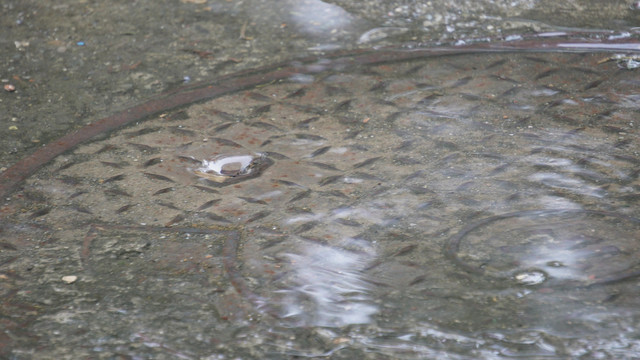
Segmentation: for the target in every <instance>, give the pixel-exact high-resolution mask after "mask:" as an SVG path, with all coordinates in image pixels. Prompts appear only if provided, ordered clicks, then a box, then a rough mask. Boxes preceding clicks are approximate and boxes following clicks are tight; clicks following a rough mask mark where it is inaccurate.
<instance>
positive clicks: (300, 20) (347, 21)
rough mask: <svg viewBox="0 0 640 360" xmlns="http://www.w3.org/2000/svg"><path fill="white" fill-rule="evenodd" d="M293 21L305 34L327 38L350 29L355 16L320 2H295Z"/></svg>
mask: <svg viewBox="0 0 640 360" xmlns="http://www.w3.org/2000/svg"><path fill="white" fill-rule="evenodd" d="M291 5H292V7H291V12H290V15H289V16H290V17H291V21H292V22H293V23H294V24H296V26H298V27H299V28H300V29H302V31H303V32H306V33H309V34H311V35H321V36H325V37H326V36H327V35H328V34H333V33H334V32H336V31H338V30H345V29H348V28H349V26H350V25H351V22H352V20H353V16H352V15H351V14H349V13H348V12H347V11H345V10H344V9H343V8H341V7H339V6H337V5H333V4H328V3H325V2H324V1H319V0H305V1H294V2H293V3H292V4H291Z"/></svg>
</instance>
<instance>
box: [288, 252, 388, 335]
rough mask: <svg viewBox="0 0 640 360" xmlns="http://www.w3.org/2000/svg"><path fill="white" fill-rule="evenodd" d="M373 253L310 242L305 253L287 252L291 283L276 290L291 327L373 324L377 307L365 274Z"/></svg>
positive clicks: (289, 280)
mask: <svg viewBox="0 0 640 360" xmlns="http://www.w3.org/2000/svg"><path fill="white" fill-rule="evenodd" d="M371 255H372V254H366V253H360V252H350V251H347V250H344V249H339V248H335V247H328V246H323V245H308V246H306V247H305V248H304V249H303V250H302V254H288V258H289V261H290V262H291V269H290V271H291V273H290V274H288V275H287V279H286V280H287V282H288V283H289V284H288V286H287V288H286V289H281V290H278V291H277V292H278V293H279V294H280V296H282V298H281V299H280V300H279V301H280V302H281V304H282V305H281V306H282V308H283V313H282V315H281V316H282V318H283V319H284V320H286V321H287V323H290V325H291V326H326V327H342V326H346V325H352V324H368V323H370V322H371V321H372V315H374V314H375V313H376V312H377V310H378V307H377V306H376V305H374V304H373V303H372V298H371V296H370V294H369V291H370V289H369V288H370V285H369V284H368V283H367V282H366V278H365V276H366V275H365V274H364V273H363V270H364V269H365V268H366V267H367V266H368V263H369V262H370V261H371ZM280 296H278V297H280Z"/></svg>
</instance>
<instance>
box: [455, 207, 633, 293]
mask: <svg viewBox="0 0 640 360" xmlns="http://www.w3.org/2000/svg"><path fill="white" fill-rule="evenodd" d="M639 231H640V219H637V218H634V217H630V216H626V215H622V214H617V213H611V212H605V211H594V210H574V209H565V210H530V211H518V212H513V213H508V214H503V215H497V216H493V217H489V218H486V219H484V220H481V221H478V222H476V223H474V224H472V225H470V226H468V227H466V228H465V229H463V230H462V231H460V232H459V233H458V234H456V235H455V236H453V237H451V238H450V239H449V240H448V242H447V245H446V248H445V252H446V254H447V255H448V256H449V257H450V258H451V259H452V260H453V261H454V262H455V263H456V264H457V265H459V266H460V267H462V268H463V269H465V270H467V271H469V272H471V273H476V274H480V275H484V276H489V277H492V278H497V279H504V280H510V281H513V282H515V283H518V284H520V285H525V286H532V285H542V284H544V285H545V286H592V285H598V284H607V283H612V282H617V281H623V280H627V279H630V278H633V277H636V276H638V275H640V266H638V261H637V259H636V256H637V252H638V244H637V241H636V240H637V234H638V232H639Z"/></svg>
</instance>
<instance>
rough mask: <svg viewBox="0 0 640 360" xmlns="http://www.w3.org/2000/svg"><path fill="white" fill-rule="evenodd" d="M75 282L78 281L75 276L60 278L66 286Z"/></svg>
mask: <svg viewBox="0 0 640 360" xmlns="http://www.w3.org/2000/svg"><path fill="white" fill-rule="evenodd" d="M76 280H78V277H77V276H75V275H67V276H63V277H62V281H64V282H65V283H67V284H73V283H74V282H76Z"/></svg>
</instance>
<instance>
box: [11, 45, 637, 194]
mask: <svg viewBox="0 0 640 360" xmlns="http://www.w3.org/2000/svg"><path fill="white" fill-rule="evenodd" d="M552 35H553V36H557V35H559V36H558V37H557V38H549V37H548V36H552ZM552 35H545V36H543V34H541V35H539V36H537V37H536V36H534V37H531V38H528V39H525V40H522V41H512V42H497V43H476V44H472V45H466V46H454V47H418V48H415V47H412V46H400V47H393V48H381V49H364V50H355V51H340V52H336V53H332V54H327V55H322V56H313V57H307V58H304V59H298V60H294V61H288V62H285V63H280V64H276V65H270V66H266V67H262V68H258V69H252V70H246V71H241V72H239V73H235V74H231V75H227V76H223V77H220V78H217V79H215V80H213V81H207V82H202V83H198V84H194V85H189V86H185V87H181V88H178V89H176V90H173V91H170V92H166V93H163V94H160V95H158V96H157V97H154V98H152V99H150V100H148V101H147V102H144V103H142V104H140V105H137V106H133V107H131V108H129V109H126V110H123V111H120V112H118V113H115V114H113V115H110V116H107V117H105V118H102V119H99V120H97V121H95V122H92V123H91V124H89V125H86V126H85V127H83V128H81V129H79V130H77V131H74V132H71V133H69V134H67V135H64V136H62V137H60V138H59V139H57V140H55V141H53V142H51V143H48V144H46V145H45V146H43V147H41V148H39V149H38V150H36V151H35V152H33V153H32V154H31V155H28V156H26V157H25V158H23V159H21V160H19V161H18V162H17V163H15V164H14V165H12V166H11V167H9V168H8V169H7V170H5V171H4V172H3V173H1V174H0V197H1V198H5V197H6V196H8V195H9V194H10V193H11V192H12V191H14V190H15V189H16V187H17V186H18V185H19V184H20V183H22V181H24V180H25V179H26V178H27V177H29V176H31V175H32V174H33V173H34V172H35V171H37V170H38V169H39V168H40V167H42V166H43V165H45V164H47V163H48V162H49V161H51V160H52V159H54V158H55V157H56V156H58V155H60V154H62V153H64V152H66V151H69V150H71V149H73V148H75V147H76V146H77V145H79V144H80V143H83V142H85V141H88V140H90V139H91V138H93V137H95V136H97V135H99V134H103V133H108V132H110V131H113V130H115V129H118V128H120V127H123V126H125V125H127V124H129V123H132V122H136V121H142V120H144V119H146V118H149V117H151V116H153V115H156V114H158V113H161V112H165V111H168V110H173V109H177V108H180V107H183V106H186V105H189V104H192V103H196V102H199V101H204V100H208V99H212V98H216V97H219V96H222V95H225V94H229V93H233V92H237V91H240V90H243V89H247V88H251V87H255V86H258V85H262V84H268V83H271V82H274V81H280V80H284V79H287V78H289V77H290V76H292V75H294V74H311V73H314V72H317V71H318V70H317V69H316V68H314V66H313V65H314V63H315V62H317V61H318V60H319V59H324V60H329V64H328V65H331V66H335V67H340V68H341V69H345V68H350V67H355V66H361V65H374V64H383V63H392V62H398V61H407V60H414V59H420V58H429V57H437V56H446V55H462V54H472V53H509V52H572V53H588V52H621V51H624V52H633V53H640V42H638V41H600V40H588V39H587V40H585V38H582V37H580V35H584V34H566V33H559V34H552Z"/></svg>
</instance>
